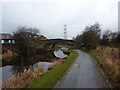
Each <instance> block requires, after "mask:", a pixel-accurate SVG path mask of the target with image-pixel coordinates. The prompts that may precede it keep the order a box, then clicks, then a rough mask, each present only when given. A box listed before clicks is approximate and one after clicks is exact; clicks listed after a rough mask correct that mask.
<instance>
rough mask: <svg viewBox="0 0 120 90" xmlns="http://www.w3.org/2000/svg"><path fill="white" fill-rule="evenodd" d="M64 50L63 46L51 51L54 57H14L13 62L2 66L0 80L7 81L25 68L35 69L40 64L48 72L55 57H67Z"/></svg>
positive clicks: (44, 55)
mask: <svg viewBox="0 0 120 90" xmlns="http://www.w3.org/2000/svg"><path fill="white" fill-rule="evenodd" d="M63 50H64V49H62V48H55V49H54V51H53V52H51V55H52V57H49V56H48V55H46V54H43V55H42V54H41V55H34V56H30V57H22V56H21V57H20V56H19V57H14V58H13V60H12V62H10V63H8V64H5V65H3V66H1V67H0V70H2V78H0V80H2V82H3V83H7V82H8V80H9V79H10V78H11V77H12V76H14V75H18V74H20V73H22V72H24V70H28V69H31V70H33V69H34V68H35V67H37V66H38V65H39V66H41V67H42V68H43V70H44V72H47V71H48V67H49V66H50V65H52V64H53V63H52V60H53V59H55V58H66V57H67V55H65V54H64V53H63Z"/></svg>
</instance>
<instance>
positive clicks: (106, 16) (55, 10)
mask: <svg viewBox="0 0 120 90" xmlns="http://www.w3.org/2000/svg"><path fill="white" fill-rule="evenodd" d="M118 1H119V0H40V1H39V2H35V1H34V0H30V2H29V1H28V0H27V1H26V2H4V3H2V6H1V5H0V11H2V18H1V17H0V20H1V19H2V20H1V21H2V32H8V33H12V32H13V31H15V30H16V29H17V27H18V26H28V27H36V28H38V29H39V30H40V33H41V34H43V35H45V36H46V37H47V38H63V34H64V24H66V25H67V38H69V39H70V38H72V37H75V36H76V35H77V34H80V33H81V32H82V31H83V30H84V28H85V26H87V25H91V24H94V23H95V22H99V23H100V25H101V28H102V30H103V31H105V30H107V29H110V30H111V31H117V30H118ZM0 16H1V13H0ZM0 28H1V26H0Z"/></svg>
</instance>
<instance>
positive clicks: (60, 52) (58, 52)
mask: <svg viewBox="0 0 120 90" xmlns="http://www.w3.org/2000/svg"><path fill="white" fill-rule="evenodd" d="M63 50H65V49H64V48H62V49H61V48H55V51H54V55H55V56H56V57H58V58H66V57H67V56H68V55H66V54H64V53H63Z"/></svg>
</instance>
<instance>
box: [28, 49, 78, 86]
mask: <svg viewBox="0 0 120 90" xmlns="http://www.w3.org/2000/svg"><path fill="white" fill-rule="evenodd" d="M77 56H78V53H77V52H76V51H70V55H69V56H68V57H67V59H66V60H65V63H64V64H60V65H59V66H57V67H55V68H53V69H52V70H50V71H48V72H46V73H45V74H43V75H42V76H41V77H39V78H38V79H37V80H36V81H34V82H33V83H32V84H30V85H29V86H28V88H53V87H54V86H55V85H56V83H57V82H58V80H60V79H61V77H62V76H63V75H64V73H65V72H66V71H67V70H68V68H69V66H70V65H71V64H72V63H73V61H74V60H75V59H76V57H77Z"/></svg>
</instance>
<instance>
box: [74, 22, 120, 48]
mask: <svg viewBox="0 0 120 90" xmlns="http://www.w3.org/2000/svg"><path fill="white" fill-rule="evenodd" d="M74 41H75V42H76V47H78V48H81V47H85V48H87V49H88V50H90V49H95V48H96V47H97V46H99V45H102V46H110V47H117V48H118V47H120V42H118V41H120V31H116V32H112V31H110V30H106V31H105V32H104V33H103V34H101V27H100V24H99V23H98V22H97V23H95V24H93V25H90V26H86V27H85V29H84V31H83V32H82V33H81V34H79V35H77V36H76V37H75V38H74Z"/></svg>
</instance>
